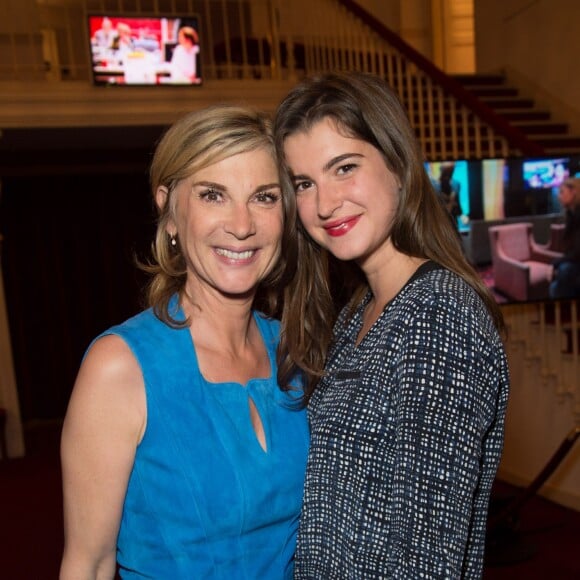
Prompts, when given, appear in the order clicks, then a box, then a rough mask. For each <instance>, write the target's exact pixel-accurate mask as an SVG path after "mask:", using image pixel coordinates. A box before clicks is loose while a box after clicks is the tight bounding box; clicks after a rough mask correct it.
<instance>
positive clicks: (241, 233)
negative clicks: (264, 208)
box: [225, 204, 256, 240]
mask: <svg viewBox="0 0 580 580" xmlns="http://www.w3.org/2000/svg"><path fill="white" fill-rule="evenodd" d="M225 230H226V231H227V232H228V233H230V234H232V235H233V236H235V237H236V238H237V239H238V240H245V239H247V238H249V237H250V236H253V235H254V234H255V233H256V223H255V220H254V216H253V214H252V211H251V209H250V208H249V207H248V206H247V205H245V204H240V205H236V206H234V207H232V209H231V211H230V212H229V215H228V217H227V220H226V223H225Z"/></svg>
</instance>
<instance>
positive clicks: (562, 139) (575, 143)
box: [534, 135, 580, 151]
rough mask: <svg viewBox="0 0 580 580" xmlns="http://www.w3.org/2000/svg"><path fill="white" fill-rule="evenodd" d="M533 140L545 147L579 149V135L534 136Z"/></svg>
mask: <svg viewBox="0 0 580 580" xmlns="http://www.w3.org/2000/svg"><path fill="white" fill-rule="evenodd" d="M534 141H535V142H536V143H538V144H540V145H542V147H545V148H546V149H555V148H558V147H563V148H565V149H576V150H577V151H580V137H576V136H572V135H566V136H555V137H548V136H542V137H535V138H534Z"/></svg>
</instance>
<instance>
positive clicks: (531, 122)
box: [453, 74, 580, 156]
mask: <svg viewBox="0 0 580 580" xmlns="http://www.w3.org/2000/svg"><path fill="white" fill-rule="evenodd" d="M453 78H455V80H457V81H458V82H460V83H461V84H462V85H463V87H464V88H465V89H467V90H468V91H469V92H471V93H473V94H474V95H475V96H476V97H478V98H479V99H480V100H482V101H483V102H484V103H485V104H486V105H488V106H489V107H490V108H492V109H493V110H494V111H495V112H496V113H498V114H500V115H502V117H504V118H505V119H506V120H507V121H509V122H510V123H511V124H512V125H513V126H514V127H517V128H518V129H519V130H520V131H522V132H523V133H524V134H525V135H526V136H527V137H528V138H529V139H530V140H531V141H534V142H535V143H537V144H538V145H541V146H542V147H543V148H544V149H545V151H546V155H547V156H561V155H564V156H568V155H574V154H578V153H580V136H576V135H570V132H569V127H568V125H567V124H566V123H561V122H556V121H554V120H553V119H552V114H551V112H550V111H548V110H543V109H540V108H538V107H537V106H536V104H535V102H534V100H533V99H531V98H528V97H526V96H524V95H522V94H520V91H519V90H518V89H517V88H516V87H513V86H511V85H510V84H509V83H508V81H507V79H506V77H505V76H503V75H500V74H461V75H453Z"/></svg>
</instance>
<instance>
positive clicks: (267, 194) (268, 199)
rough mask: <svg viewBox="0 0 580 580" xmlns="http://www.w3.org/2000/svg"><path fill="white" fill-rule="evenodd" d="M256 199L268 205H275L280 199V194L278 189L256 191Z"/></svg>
mask: <svg viewBox="0 0 580 580" xmlns="http://www.w3.org/2000/svg"><path fill="white" fill-rule="evenodd" d="M255 200H256V201H257V202H258V203H263V204H266V205H275V204H276V203H277V202H278V201H279V200H280V194H279V193H278V192H276V191H272V190H267V191H259V192H258V193H256V196H255Z"/></svg>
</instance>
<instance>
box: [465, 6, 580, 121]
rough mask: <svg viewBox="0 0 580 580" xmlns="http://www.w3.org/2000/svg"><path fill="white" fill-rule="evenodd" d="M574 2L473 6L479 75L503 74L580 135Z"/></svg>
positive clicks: (579, 9)
mask: <svg viewBox="0 0 580 580" xmlns="http://www.w3.org/2000/svg"><path fill="white" fill-rule="evenodd" d="M579 21H580V2H579V1H578V0H538V1H536V2H524V1H523V0H475V45H476V68H477V71H478V72H497V71H501V70H505V71H506V72H507V74H508V75H513V76H514V77H516V78H518V79H519V83H518V85H519V86H521V84H522V83H523V84H524V85H525V88H526V91H531V92H534V94H533V95H530V96H533V97H534V98H536V100H537V101H538V102H539V103H540V104H541V103H543V102H545V103H546V104H548V105H549V104H550V103H553V105H554V106H551V107H550V109H551V110H556V111H557V113H556V114H557V115H558V120H561V121H568V122H570V123H571V124H572V125H573V126H574V129H575V131H580V74H579V73H580V67H579V66H578V55H579V54H580V35H578V33H577V32H576V24H577V23H578V22H579Z"/></svg>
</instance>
